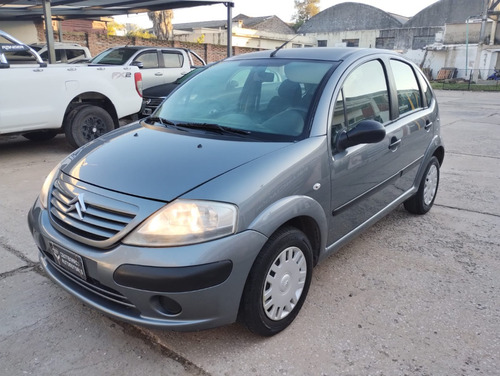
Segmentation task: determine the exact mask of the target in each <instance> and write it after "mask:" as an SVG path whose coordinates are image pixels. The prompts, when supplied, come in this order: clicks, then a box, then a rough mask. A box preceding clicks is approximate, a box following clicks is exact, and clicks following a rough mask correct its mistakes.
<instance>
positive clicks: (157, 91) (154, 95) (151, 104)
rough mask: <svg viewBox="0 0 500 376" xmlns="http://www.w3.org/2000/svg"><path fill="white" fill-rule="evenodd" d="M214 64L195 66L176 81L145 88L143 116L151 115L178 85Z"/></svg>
mask: <svg viewBox="0 0 500 376" xmlns="http://www.w3.org/2000/svg"><path fill="white" fill-rule="evenodd" d="M210 65H212V64H208V65H204V66H201V67H195V68H194V69H193V70H192V71H190V72H188V73H186V74H185V75H184V76H182V77H179V78H178V79H177V80H175V81H174V82H170V83H168V84H161V85H157V86H152V87H150V88H148V89H145V90H143V93H142V98H143V101H142V103H143V105H142V109H141V116H149V115H151V114H152V113H153V112H154V110H156V108H157V107H158V106H159V105H160V104H161V102H163V100H164V99H165V98H166V97H167V96H168V95H169V94H170V93H171V92H172V91H174V89H176V88H177V86H179V85H181V84H182V83H184V82H186V81H187V80H189V79H191V78H192V77H194V76H196V75H197V74H198V73H200V72H203V71H204V70H205V69H206V68H208V67H209V66H210Z"/></svg>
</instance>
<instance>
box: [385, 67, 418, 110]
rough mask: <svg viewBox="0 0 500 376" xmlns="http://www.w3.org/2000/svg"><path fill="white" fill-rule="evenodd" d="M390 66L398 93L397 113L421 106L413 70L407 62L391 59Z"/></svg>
mask: <svg viewBox="0 0 500 376" xmlns="http://www.w3.org/2000/svg"><path fill="white" fill-rule="evenodd" d="M391 68H392V72H393V74H394V80H395V82H396V90H397V93H398V109H399V114H400V115H403V114H405V113H407V112H410V111H414V110H417V109H419V108H421V107H422V97H421V95H420V88H419V86H418V82H417V77H416V76H415V72H414V71H413V69H412V67H411V66H410V65H409V64H406V63H403V62H402V61H399V60H391Z"/></svg>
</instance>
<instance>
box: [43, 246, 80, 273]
mask: <svg viewBox="0 0 500 376" xmlns="http://www.w3.org/2000/svg"><path fill="white" fill-rule="evenodd" d="M50 247H51V249H52V254H53V255H54V260H56V262H57V264H58V265H59V266H61V267H62V268H63V269H66V270H67V271H68V272H70V273H72V274H75V275H77V276H78V277H80V278H81V279H86V274H85V267H84V266H83V260H82V257H81V256H80V255H77V254H76V253H74V252H71V251H68V250H67V249H64V248H61V247H59V246H58V245H55V244H53V243H51V244H50Z"/></svg>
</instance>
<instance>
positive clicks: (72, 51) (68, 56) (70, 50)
mask: <svg viewBox="0 0 500 376" xmlns="http://www.w3.org/2000/svg"><path fill="white" fill-rule="evenodd" d="M30 47H31V48H33V49H34V50H35V51H36V52H37V53H38V54H39V55H40V57H41V58H42V60H43V61H48V60H49V51H48V49H47V45H46V44H40V43H38V44H31V45H30ZM54 52H55V54H56V61H55V62H56V63H76V62H81V61H84V60H89V59H91V58H92V55H91V54H90V50H89V49H88V48H87V47H84V46H81V45H79V44H76V43H62V42H56V43H54Z"/></svg>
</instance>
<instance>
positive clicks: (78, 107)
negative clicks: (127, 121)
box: [0, 31, 142, 147]
mask: <svg viewBox="0 0 500 376" xmlns="http://www.w3.org/2000/svg"><path fill="white" fill-rule="evenodd" d="M26 52H29V53H31V55H32V56H33V57H32V58H31V60H30V59H26ZM141 105H142V75H141V73H140V72H139V68H138V67H134V66H131V67H122V66H87V65H78V64H53V65H52V64H50V65H47V64H46V63H45V62H43V61H42V59H41V58H40V56H39V55H38V54H37V53H36V52H35V51H34V50H33V49H32V48H30V47H29V46H27V45H26V44H23V43H21V42H20V41H18V40H17V39H16V38H14V37H12V36H10V35H9V34H7V33H5V32H3V31H0V135H6V134H22V135H23V136H24V137H26V138H28V139H30V140H48V139H50V138H52V137H55V135H56V134H58V133H62V132H64V133H65V134H66V138H67V140H68V142H69V143H70V144H71V145H72V146H74V147H79V146H81V145H83V144H85V143H87V142H89V141H92V140H93V139H95V138H97V137H99V136H101V135H102V134H104V133H107V132H109V131H111V130H113V129H114V128H117V127H118V126H119V122H118V120H119V119H121V118H123V117H127V116H130V115H134V114H136V113H137V112H139V110H140V109H141Z"/></svg>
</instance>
